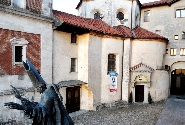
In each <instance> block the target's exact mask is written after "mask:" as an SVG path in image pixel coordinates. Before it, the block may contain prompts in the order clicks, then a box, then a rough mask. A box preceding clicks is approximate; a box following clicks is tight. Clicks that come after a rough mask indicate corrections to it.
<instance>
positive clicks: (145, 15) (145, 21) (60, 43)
mask: <svg viewBox="0 0 185 125" xmlns="http://www.w3.org/2000/svg"><path fill="white" fill-rule="evenodd" d="M11 2H12V1H8V0H7V1H6V2H2V3H0V17H3V18H1V19H0V47H1V50H0V55H1V59H2V60H0V75H1V76H0V83H1V84H0V91H1V93H0V94H1V95H0V98H1V99H2V100H3V101H2V102H3V103H4V102H8V101H14V102H18V100H17V99H15V97H14V96H13V95H12V92H11V91H10V85H13V86H15V87H18V88H20V89H19V90H20V91H21V93H23V94H24V95H25V96H26V97H28V98H29V99H32V100H34V101H38V100H39V97H40V96H39V93H37V92H35V90H34V88H33V87H32V84H31V81H30V80H29V79H28V77H27V75H26V74H25V71H24V69H23V68H22V66H21V61H20V60H19V59H20V57H19V56H15V55H19V54H17V53H18V52H19V51H18V50H19V49H20V48H19V46H21V47H22V51H21V52H22V53H21V54H22V56H21V59H23V60H24V59H25V58H28V59H29V60H30V61H31V62H32V63H33V64H34V65H35V67H36V68H37V70H38V71H39V72H40V73H41V75H42V77H43V79H44V80H45V81H46V82H47V83H55V84H58V86H59V87H60V92H61V94H62V96H63V103H64V105H65V107H66V109H67V111H68V112H74V111H78V110H96V109H97V108H98V107H99V106H101V105H102V104H107V105H109V106H111V105H115V103H116V102H117V101H120V100H121V101H126V102H127V101H128V99H129V95H130V93H131V92H132V96H133V102H143V103H148V94H149V93H150V94H151V97H152V99H153V101H160V100H163V99H167V98H168V96H169V95H170V94H185V93H183V90H184V89H185V85H184V82H183V81H185V79H184V78H185V77H184V73H185V68H184V64H185V63H184V61H185V58H184V55H185V49H184V48H185V44H184V43H183V42H184V40H185V35H184V34H185V29H184V27H183V26H184V25H185V22H184V17H185V16H184V13H185V12H184V11H185V10H184V8H185V6H183V5H185V3H184V1H183V0H161V1H160V2H151V3H147V4H141V3H140V2H139V0H132V1H131V0H122V1H121V0H80V2H79V4H78V5H77V9H78V14H79V16H75V15H71V14H67V13H64V12H60V11H57V10H52V1H50V0H43V1H42V2H41V1H37V2H38V3H37V4H34V3H36V1H35V2H33V3H32V2H31V1H29V0H27V1H22V2H20V3H16V4H15V1H13V2H14V3H11ZM20 8H21V9H20ZM169 12H170V13H171V14H169ZM161 18H162V19H161ZM16 50H17V51H18V52H17V51H16ZM17 59H18V61H17ZM110 71H112V72H113V73H115V74H116V77H111V72H110ZM112 78H114V79H112ZM115 78H116V88H115V91H112V90H111V85H112V82H113V83H114V82H115ZM3 103H0V106H1V109H0V110H1V111H2V112H6V113H4V114H2V115H1V116H0V118H1V119H2V120H3V121H8V119H14V120H15V119H17V117H19V116H21V115H22V113H21V112H18V111H15V110H14V111H10V110H8V109H6V108H5V107H4V106H3ZM8 114H11V115H8ZM16 116H17V117H16Z"/></svg>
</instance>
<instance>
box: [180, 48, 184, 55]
mask: <svg viewBox="0 0 185 125" xmlns="http://www.w3.org/2000/svg"><path fill="white" fill-rule="evenodd" d="M182 51H183V52H182ZM181 52H182V53H181ZM180 56H185V48H180Z"/></svg>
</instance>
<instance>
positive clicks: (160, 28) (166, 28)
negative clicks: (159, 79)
mask: <svg viewBox="0 0 185 125" xmlns="http://www.w3.org/2000/svg"><path fill="white" fill-rule="evenodd" d="M184 5H185V1H184V0H180V1H177V2H175V3H173V4H172V5H171V6H167V5H166V6H160V7H152V8H146V9H142V11H141V15H142V16H141V27H143V28H145V29H148V30H150V31H152V32H154V33H157V34H159V35H162V36H164V37H166V38H168V39H169V44H168V46H167V49H168V54H166V56H165V62H164V65H169V66H171V65H172V64H173V63H174V62H177V61H184V58H183V57H182V56H180V48H185V44H184V42H185V39H182V31H184V25H185V19H184V18H175V16H176V9H183V8H184ZM146 10H150V22H144V11H146ZM174 35H178V36H179V39H178V40H174ZM170 48H176V49H177V52H176V53H177V55H176V56H170Z"/></svg>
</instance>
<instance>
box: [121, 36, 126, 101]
mask: <svg viewBox="0 0 185 125" xmlns="http://www.w3.org/2000/svg"><path fill="white" fill-rule="evenodd" d="M124 40H125V39H123V46H122V47H123V50H122V63H121V64H122V67H121V69H122V74H121V100H122V91H123V89H122V87H123V59H124V58H123V57H124Z"/></svg>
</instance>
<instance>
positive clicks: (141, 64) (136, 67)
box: [130, 62, 154, 72]
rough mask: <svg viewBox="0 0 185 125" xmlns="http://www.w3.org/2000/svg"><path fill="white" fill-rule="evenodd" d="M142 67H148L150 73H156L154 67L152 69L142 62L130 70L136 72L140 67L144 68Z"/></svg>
mask: <svg viewBox="0 0 185 125" xmlns="http://www.w3.org/2000/svg"><path fill="white" fill-rule="evenodd" d="M142 66H144V67H146V68H148V69H149V70H150V71H152V72H153V71H154V69H153V68H152V67H150V66H148V65H146V64H143V63H142V62H140V63H139V64H137V65H135V66H133V67H131V68H130V70H131V71H134V70H136V69H138V68H140V67H142Z"/></svg>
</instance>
